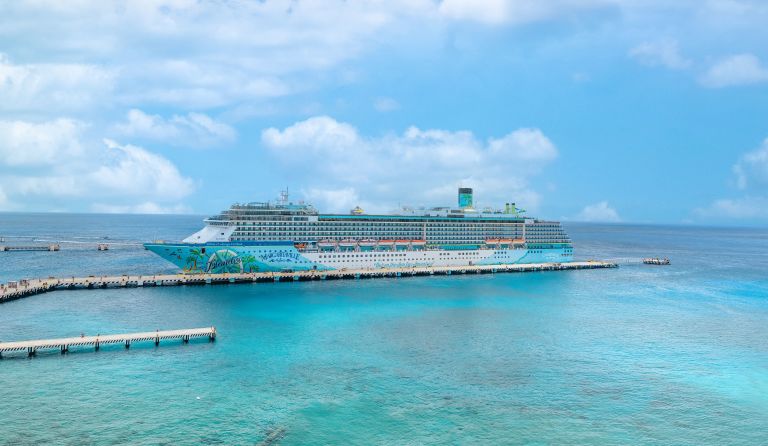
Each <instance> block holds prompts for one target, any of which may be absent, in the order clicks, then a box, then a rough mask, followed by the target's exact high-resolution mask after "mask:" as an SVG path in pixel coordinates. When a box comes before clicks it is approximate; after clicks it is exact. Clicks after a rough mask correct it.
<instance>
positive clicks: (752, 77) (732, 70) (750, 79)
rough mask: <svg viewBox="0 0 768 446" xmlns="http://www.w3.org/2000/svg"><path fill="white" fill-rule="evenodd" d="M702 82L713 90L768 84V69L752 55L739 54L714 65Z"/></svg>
mask: <svg viewBox="0 0 768 446" xmlns="http://www.w3.org/2000/svg"><path fill="white" fill-rule="evenodd" d="M700 82H701V84H702V85H704V86H706V87H711V88H721V87H730V86H736V85H750V84H757V83H762V82H768V69H767V68H765V67H763V66H762V64H761V63H760V59H758V58H757V57H756V56H754V55H752V54H737V55H735V56H730V57H727V58H725V59H722V60H720V61H718V62H716V63H715V64H714V65H712V66H711V67H710V68H709V70H707V72H706V73H704V75H703V76H702V77H701V78H700Z"/></svg>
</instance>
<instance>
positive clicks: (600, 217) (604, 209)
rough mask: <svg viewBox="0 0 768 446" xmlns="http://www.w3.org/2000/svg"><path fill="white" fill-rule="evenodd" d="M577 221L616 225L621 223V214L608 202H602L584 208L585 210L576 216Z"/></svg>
mask: <svg viewBox="0 0 768 446" xmlns="http://www.w3.org/2000/svg"><path fill="white" fill-rule="evenodd" d="M575 220H577V221H588V222H604V223H616V222H620V221H621V218H620V217H619V213H618V212H616V210H615V209H613V208H612V207H610V206H609V205H608V202H607V201H601V202H599V203H595V204H590V205H587V206H584V209H582V210H581V212H579V213H578V214H577V215H576V218H575Z"/></svg>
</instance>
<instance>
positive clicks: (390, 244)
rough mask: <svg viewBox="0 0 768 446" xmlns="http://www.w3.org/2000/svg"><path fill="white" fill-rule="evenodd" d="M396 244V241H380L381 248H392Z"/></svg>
mask: <svg viewBox="0 0 768 446" xmlns="http://www.w3.org/2000/svg"><path fill="white" fill-rule="evenodd" d="M394 244H395V241H394V240H379V246H392V245H394Z"/></svg>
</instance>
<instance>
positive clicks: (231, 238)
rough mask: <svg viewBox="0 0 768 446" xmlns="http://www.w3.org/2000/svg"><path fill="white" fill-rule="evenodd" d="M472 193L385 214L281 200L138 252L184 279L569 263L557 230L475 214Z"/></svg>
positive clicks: (504, 214)
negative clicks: (325, 210)
mask: <svg viewBox="0 0 768 446" xmlns="http://www.w3.org/2000/svg"><path fill="white" fill-rule="evenodd" d="M473 201H474V199H473V191H472V189H471V188H459V191H458V206H457V207H455V208H452V207H436V208H421V209H413V208H403V209H401V210H400V211H398V212H396V213H392V214H368V213H366V212H365V211H364V210H363V209H361V208H360V207H356V208H355V209H352V210H351V211H350V212H349V213H348V214H322V213H319V212H318V211H317V210H316V209H315V208H314V207H313V206H312V205H310V204H307V203H303V202H298V203H292V202H290V201H289V200H288V194H287V191H286V192H283V193H281V197H280V199H279V200H277V201H275V202H258V203H247V204H234V205H232V206H231V207H230V208H229V209H228V210H226V211H224V212H222V213H221V214H219V215H217V216H214V217H210V218H207V219H205V220H204V222H205V227H203V229H201V230H200V231H198V232H196V233H194V234H192V235H190V236H189V237H187V238H186V239H184V240H183V241H182V242H179V243H169V242H155V243H147V244H145V245H144V246H145V248H147V249H148V250H150V251H152V252H154V253H156V254H158V255H159V256H161V257H163V258H164V259H167V260H169V261H171V262H173V263H174V264H175V265H177V266H178V267H180V268H181V269H182V270H183V271H184V272H186V273H227V272H238V273H239V272H266V271H282V272H286V271H302V270H318V271H325V270H337V269H376V268H390V267H399V268H403V267H421V266H462V265H502V264H512V263H543V262H556V263H562V262H570V261H572V260H573V245H572V244H571V241H570V239H569V238H568V235H567V234H566V233H565V231H563V228H562V226H561V225H560V223H559V222H555V221H544V220H539V219H535V218H529V217H526V216H525V215H524V214H525V211H523V210H521V209H519V208H517V207H516V206H515V204H514V203H506V204H505V206H504V208H503V209H498V210H495V209H489V208H488V209H483V210H477V209H475V208H474V205H473Z"/></svg>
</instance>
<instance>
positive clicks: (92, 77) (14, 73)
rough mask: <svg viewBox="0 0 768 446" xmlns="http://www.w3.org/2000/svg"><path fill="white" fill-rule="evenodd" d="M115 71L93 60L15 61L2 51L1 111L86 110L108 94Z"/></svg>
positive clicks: (112, 85)
mask: <svg viewBox="0 0 768 446" xmlns="http://www.w3.org/2000/svg"><path fill="white" fill-rule="evenodd" d="M114 81H115V72H114V71H113V70H111V69H107V68H103V67H100V66H97V65H92V64H61V63H38V64H14V63H13V62H12V61H11V59H10V58H9V57H8V56H7V55H6V54H3V53H0V112H20V111H21V112H27V111H36V110H45V111H60V110H82V109H85V108H88V107H92V106H94V105H98V102H99V101H100V100H102V98H104V97H107V96H108V95H109V94H110V93H111V92H112V89H113V87H114Z"/></svg>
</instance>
